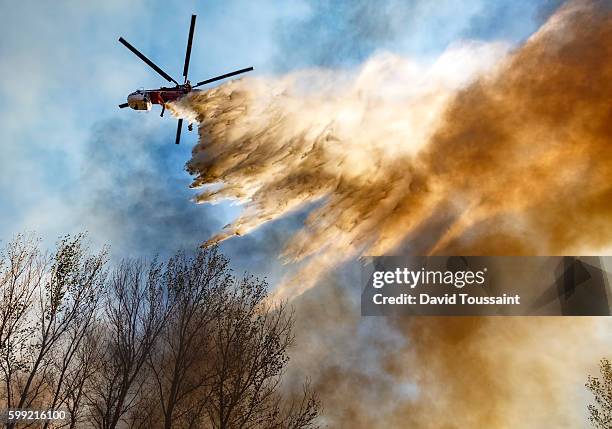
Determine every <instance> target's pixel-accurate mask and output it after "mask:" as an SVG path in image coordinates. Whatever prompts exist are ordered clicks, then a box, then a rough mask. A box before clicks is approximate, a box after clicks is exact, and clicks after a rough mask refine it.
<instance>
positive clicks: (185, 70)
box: [183, 15, 196, 83]
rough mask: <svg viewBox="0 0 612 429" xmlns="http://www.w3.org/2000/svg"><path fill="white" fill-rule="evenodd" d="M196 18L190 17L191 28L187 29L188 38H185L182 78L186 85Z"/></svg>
mask: <svg viewBox="0 0 612 429" xmlns="http://www.w3.org/2000/svg"><path fill="white" fill-rule="evenodd" d="M195 23H196V16H195V15H191V26H190V27H189V37H188V38H187V51H186V52H185V65H184V66H183V76H184V77H185V83H187V72H188V71H189V59H190V58H191V43H192V42H193V31H194V29H195Z"/></svg>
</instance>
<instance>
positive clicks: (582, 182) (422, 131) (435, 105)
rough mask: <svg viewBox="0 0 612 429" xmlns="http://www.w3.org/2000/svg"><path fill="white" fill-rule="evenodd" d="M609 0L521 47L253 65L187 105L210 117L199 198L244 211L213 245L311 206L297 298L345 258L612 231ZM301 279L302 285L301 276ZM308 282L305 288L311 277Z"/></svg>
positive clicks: (198, 166)
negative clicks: (348, 63)
mask: <svg viewBox="0 0 612 429" xmlns="http://www.w3.org/2000/svg"><path fill="white" fill-rule="evenodd" d="M610 27H611V25H610V12H609V6H606V5H604V4H603V3H602V4H600V5H594V4H586V3H571V4H569V5H566V6H565V7H564V8H562V10H561V11H560V12H558V13H557V14H556V15H554V16H553V17H552V18H551V19H550V20H549V22H548V23H547V24H546V25H545V26H544V27H543V28H542V29H541V30H540V31H539V32H537V33H536V34H535V35H534V36H532V38H531V39H529V40H528V41H527V42H526V43H525V44H524V46H522V47H520V48H519V49H518V50H517V51H515V52H512V53H510V54H509V55H507V56H503V53H504V46H503V45H495V44H493V45H490V44H487V45H480V44H475V43H465V44H461V45H459V46H454V47H450V48H449V50H448V51H447V52H446V53H445V54H443V55H442V56H441V57H440V58H439V59H438V60H437V61H435V62H433V63H432V64H425V65H424V64H419V63H416V62H414V61H411V60H409V59H405V58H400V57H397V56H394V55H391V54H380V55H378V56H376V57H374V58H373V59H371V60H370V61H368V62H367V63H366V64H364V65H363V67H361V68H360V69H359V70H358V71H356V72H337V71H326V70H310V71H305V72H298V73H294V74H291V75H289V76H285V77H281V78H276V79H264V78H260V79H243V80H237V81H234V82H230V83H228V84H225V85H222V86H220V87H218V88H216V89H213V90H210V91H207V92H201V93H197V94H195V95H193V96H191V97H189V98H187V99H186V100H185V101H184V102H183V103H182V104H181V105H179V106H176V109H177V110H178V111H179V112H180V113H182V114H183V115H186V116H188V117H191V118H192V119H196V120H197V121H198V122H199V123H200V130H199V132H200V141H199V143H198V145H197V146H196V147H195V148H194V151H193V158H192V160H191V161H190V162H189V163H188V170H189V171H190V172H191V173H192V174H194V175H195V176H196V179H195V181H194V183H193V186H194V187H206V186H208V187H207V188H206V189H205V190H204V191H203V192H202V193H201V194H200V195H199V196H198V197H197V201H198V202H202V203H204V202H216V201H219V200H223V199H227V198H230V199H237V200H239V201H240V202H242V203H243V204H244V211H243V213H242V215H241V216H240V217H239V218H238V219H236V220H235V221H234V222H232V223H231V224H229V225H228V226H227V227H226V228H225V229H224V230H223V231H222V232H221V233H219V234H217V235H216V236H214V237H212V238H211V239H210V240H209V241H208V242H207V244H211V243H215V242H218V241H220V240H224V239H226V238H228V237H231V236H233V235H236V234H238V235H240V234H246V233H248V232H249V231H251V230H253V229H254V228H257V227H258V226H260V225H261V224H263V223H264V222H267V221H269V220H274V219H277V218H279V217H281V216H284V215H285V214H287V213H289V212H291V211H294V210H296V209H299V208H310V209H311V211H310V215H309V216H308V218H307V220H306V224H305V225H304V228H303V229H302V230H301V231H299V232H298V233H297V234H296V235H295V236H294V237H293V239H291V240H290V241H289V243H287V246H286V250H285V252H284V255H283V256H284V257H285V258H287V259H288V260H301V259H303V258H309V260H308V263H307V264H305V265H304V266H303V269H302V271H301V272H300V273H298V275H297V277H295V278H294V280H295V281H293V282H288V283H287V284H286V285H284V288H282V289H281V291H280V292H279V293H280V294H281V295H284V296H293V295H295V294H296V293H299V292H302V291H303V290H304V289H306V288H308V287H310V286H312V285H313V284H314V283H315V282H316V280H317V279H318V278H319V275H320V274H322V273H324V272H325V271H326V270H327V269H329V268H330V267H331V266H335V265H336V264H338V263H340V262H342V261H343V260H345V259H346V258H350V257H353V256H355V255H361V254H385V253H389V252H392V251H394V250H397V249H398V247H399V246H401V245H402V244H403V243H404V247H405V248H406V249H404V250H407V251H408V252H411V253H421V254H422V253H449V252H450V253H452V252H461V253H464V254H474V253H476V254H495V253H497V254H499V253H506V254H559V253H564V252H572V251H580V250H581V248H582V247H584V246H589V248H593V247H597V246H603V245H605V244H607V243H609V242H610V239H611V238H612V228H610V224H611V219H612V150H611V149H610V138H611V135H612V133H611V127H612V118H611V116H610V115H611V113H610V100H612V79H611V78H610V76H611V73H612V71H611V69H612V55H611V52H610V51H611V49H612V48H611V45H612V43H611V42H612V38H611V36H610V31H611V30H610ZM296 285H299V286H296ZM298 287H299V289H298Z"/></svg>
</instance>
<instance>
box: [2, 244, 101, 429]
mask: <svg viewBox="0 0 612 429" xmlns="http://www.w3.org/2000/svg"><path fill="white" fill-rule="evenodd" d="M6 253H7V259H8V262H7V263H6V267H7V268H6V271H4V272H3V275H2V278H3V279H6V281H4V280H3V281H2V285H3V286H2V287H3V289H4V293H3V295H4V298H5V299H6V302H7V305H8V306H9V307H10V308H8V309H5V310H4V312H3V320H4V321H5V323H4V327H3V331H4V334H3V337H4V338H3V340H2V344H3V351H4V353H3V356H2V365H1V366H2V368H3V375H4V377H3V378H4V384H5V386H6V390H7V395H6V396H7V401H6V402H7V406H8V407H9V408H11V407H14V408H28V407H31V406H33V405H37V406H45V407H47V408H55V407H58V406H60V405H63V403H64V400H65V398H66V396H65V395H66V389H65V387H66V381H67V378H69V373H70V370H71V368H72V366H73V363H74V362H75V357H76V351H77V350H78V348H79V345H80V344H81V342H82V341H83V338H84V337H85V334H86V332H87V329H88V326H89V324H90V323H91V321H92V320H93V316H94V313H95V311H96V308H97V303H98V298H99V296H100V291H101V290H102V288H103V286H104V269H103V268H104V264H105V261H106V255H105V252H102V253H100V254H98V255H93V256H91V255H89V254H88V252H87V249H86V247H85V246H84V237H83V235H78V236H76V237H70V236H67V237H65V238H63V239H62V240H61V241H60V242H59V243H58V246H57V251H56V252H55V254H54V255H52V256H51V257H49V256H46V255H44V254H42V253H41V252H40V251H39V250H38V245H37V242H36V241H35V240H31V239H26V238H24V237H18V238H17V239H16V240H15V241H14V242H12V243H11V244H9V246H8V249H7V252H6ZM7 427H9V428H11V427H14V423H9V424H8V425H7Z"/></svg>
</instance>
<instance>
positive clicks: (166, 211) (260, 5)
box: [0, 0, 560, 280]
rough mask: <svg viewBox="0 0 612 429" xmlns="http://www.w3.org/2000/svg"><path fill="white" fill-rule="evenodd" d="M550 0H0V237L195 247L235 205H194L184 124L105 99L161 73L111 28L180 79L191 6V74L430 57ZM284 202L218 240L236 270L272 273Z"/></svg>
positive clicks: (534, 23) (489, 35)
mask: <svg viewBox="0 0 612 429" xmlns="http://www.w3.org/2000/svg"><path fill="white" fill-rule="evenodd" d="M559 3H560V1H558V0H540V1H517V0H500V1H487V0H463V1H458V0H444V1H439V2H432V1H427V0H414V1H400V0H382V1H379V2H370V1H352V0H337V1H325V0H288V1H286V0H285V1H272V0H263V1H259V2H252V1H247V0H231V1H200V2H196V1H180V2H179V1H145V0H136V1H131V2H129V4H128V3H127V2H124V1H119V0H107V1H95V2H94V1H91V2H82V1H78V0H63V1H56V2H43V1H31V0H25V1H21V2H9V1H7V0H0V11H1V14H2V16H3V21H4V24H3V26H2V27H1V28H0V40H2V43H1V44H0V76H2V79H0V96H1V97H2V100H3V103H2V105H0V145H1V152H0V171H1V174H0V240H8V239H10V238H11V237H12V236H14V235H15V234H16V233H18V232H21V231H26V230H27V231H35V232H36V233H38V234H39V235H41V236H42V237H44V238H45V240H46V241H47V243H53V241H55V239H56V238H57V237H58V236H60V235H62V234H65V233H74V232H78V231H88V232H89V235H90V238H91V240H92V242H93V243H94V245H99V244H101V243H109V244H110V245H111V249H112V252H113V254H114V255H115V257H123V256H128V255H130V256H151V255H153V254H155V253H161V254H166V253H168V252H171V251H173V250H175V249H177V248H188V249H189V248H194V247H195V246H197V245H198V244H199V243H201V242H202V241H204V240H205V239H206V238H207V237H208V236H209V235H210V234H211V233H212V232H213V231H215V230H217V229H219V228H220V227H222V226H223V225H224V224H226V223H227V222H228V221H229V219H230V218H231V217H232V216H233V215H234V214H236V213H237V211H238V208H237V207H232V206H230V205H228V204H225V205H219V206H213V207H210V206H196V205H195V204H193V203H192V202H191V201H190V198H191V196H192V195H193V191H191V190H189V189H188V185H189V183H190V177H189V176H188V174H187V173H186V172H185V171H184V164H185V162H186V161H187V160H188V159H189V157H190V150H191V147H192V146H193V144H194V143H195V139H196V133H195V132H194V133H191V134H188V133H187V132H186V131H185V132H184V134H183V140H182V144H181V145H180V146H179V147H176V146H175V145H174V144H173V140H174V132H175V122H174V121H173V120H172V119H170V118H168V117H166V118H163V119H161V118H159V112H158V111H157V110H155V109H154V111H153V112H149V113H148V114H143V113H140V112H134V111H131V110H128V109H124V110H119V109H118V108H117V104H119V103H122V102H124V101H125V97H126V95H127V94H128V93H129V92H131V91H133V90H134V89H136V88H138V87H147V88H152V87H156V86H160V85H163V84H165V83H166V82H165V81H164V80H163V79H162V78H161V77H159V76H158V75H157V74H156V73H155V72H153V71H152V70H150V69H149V68H148V67H147V66H146V65H145V64H144V63H142V62H141V61H140V60H139V59H138V58H136V57H135V56H134V55H132V54H131V53H130V52H129V51H128V50H127V49H125V48H124V47H123V46H122V45H120V44H119V43H118V42H117V38H118V37H119V36H123V37H125V38H126V39H127V40H128V41H130V42H131V43H132V44H133V45H135V46H136V47H138V48H139V49H140V50H141V51H142V52H144V53H145V54H146V55H148V56H149V57H150V58H151V59H153V60H154V61H155V62H156V63H157V64H158V65H160V66H161V67H162V68H163V69H165V70H166V71H167V72H168V73H170V74H171V75H173V76H174V77H175V78H178V77H180V75H181V71H182V62H183V55H184V51H185V44H186V38H187V31H188V25H189V17H190V15H191V14H192V13H196V14H197V15H198V22H197V26H196V33H195V39H194V47H193V55H192V61H191V67H190V77H191V79H192V80H194V81H197V80H201V79H204V78H206V77H210V76H214V75H217V74H221V73H224V72H226V71H230V70H233V69H235V68H241V67H246V66H250V65H253V66H254V67H255V73H256V74H281V73H284V72H288V71H291V70H296V69H300V68H303V67H353V66H355V65H357V64H359V63H360V62H362V61H363V60H365V59H366V58H367V57H368V56H370V55H372V54H373V53H374V52H376V51H381V50H388V51H392V52H395V53H399V54H403V55H411V56H414V57H418V58H424V59H427V58H434V57H435V56H436V55H438V54H439V53H440V52H442V51H443V50H444V49H445V48H446V47H447V46H448V45H449V44H452V43H455V42H457V41H460V40H463V39H479V40H506V41H509V42H511V43H518V42H520V41H521V40H523V39H524V38H526V37H528V36H529V35H530V34H531V33H532V32H533V31H534V30H535V29H536V28H537V27H538V26H539V24H540V23H541V22H542V21H543V20H545V19H546V17H547V16H549V15H550V13H552V11H553V10H554V9H555V8H556V6H558V5H559ZM300 219H301V216H300V214H297V215H296V216H294V217H292V218H289V219H286V220H282V221H279V222H276V223H274V224H271V225H267V226H265V227H264V228H263V229H262V230H261V231H257V232H256V233H255V234H253V235H251V236H247V237H241V238H236V239H232V240H230V241H228V242H227V243H226V244H224V245H223V249H224V250H225V251H226V252H227V253H229V254H230V255H231V256H232V257H233V258H234V261H235V262H236V261H237V263H238V265H239V266H240V269H241V270H251V271H255V272H257V273H258V274H264V275H268V276H269V277H271V278H272V280H273V279H274V278H276V277H277V275H279V273H280V272H282V270H283V269H284V268H282V267H281V264H280V262H278V261H277V260H276V259H275V254H276V253H277V251H278V249H280V247H281V246H282V243H283V241H284V240H285V239H286V238H287V236H288V234H290V232H291V231H292V230H293V229H294V228H295V227H296V225H299V223H300Z"/></svg>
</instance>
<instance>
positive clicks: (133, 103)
mask: <svg viewBox="0 0 612 429" xmlns="http://www.w3.org/2000/svg"><path fill="white" fill-rule="evenodd" d="M191 91H192V89H191V86H190V85H179V86H175V87H173V88H166V87H162V88H159V89H138V90H136V91H134V92H132V93H131V94H130V95H128V97H127V102H128V105H129V107H130V108H132V109H134V110H144V111H148V110H151V107H152V106H153V104H159V105H161V106H164V105H165V104H166V103H169V102H171V101H177V100H179V99H181V98H183V97H184V96H185V95H187V94H189V93H190V92H191Z"/></svg>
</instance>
